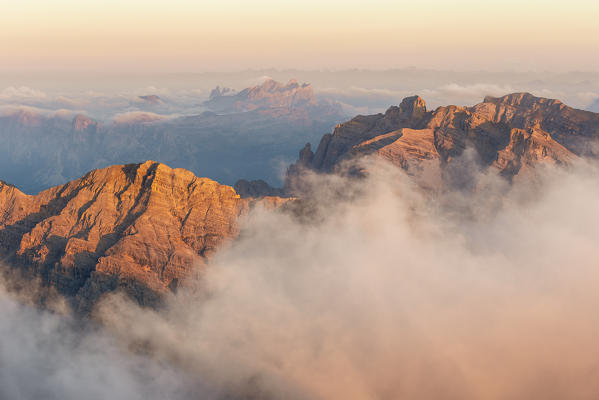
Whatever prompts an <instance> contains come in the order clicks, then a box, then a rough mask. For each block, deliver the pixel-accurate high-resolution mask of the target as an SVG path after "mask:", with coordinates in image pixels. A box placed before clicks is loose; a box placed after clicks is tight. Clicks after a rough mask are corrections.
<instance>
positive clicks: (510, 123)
mask: <svg viewBox="0 0 599 400" xmlns="http://www.w3.org/2000/svg"><path fill="white" fill-rule="evenodd" d="M597 139H599V114H595V113H592V112H588V111H582V110H577V109H573V108H570V107H568V106H566V105H564V104H563V103H562V102H560V101H559V100H552V99H545V98H540V97H535V96H533V95H531V94H528V93H514V94H510V95H507V96H503V97H498V98H495V97H487V98H485V99H484V102H482V103H480V104H477V105H475V106H473V107H458V106H447V107H439V108H438V109H436V110H434V111H427V110H426V105H425V103H424V100H422V99H421V98H420V97H418V96H414V97H408V98H406V99H404V100H403V101H402V103H401V104H400V105H399V106H397V107H396V106H393V107H390V108H389V109H388V110H387V111H386V112H385V113H384V114H376V115H368V116H357V117H355V118H353V119H352V120H350V121H348V122H345V123H343V124H340V125H338V126H337V127H336V128H335V130H334V131H333V134H326V135H324V136H323V137H322V139H321V141H320V144H319V146H318V148H317V150H316V152H312V150H311V148H310V145H309V144H308V145H306V147H305V148H304V149H303V150H302V151H301V152H300V157H299V159H298V161H297V162H296V163H295V164H294V165H292V166H291V167H290V168H289V170H288V179H287V187H288V188H293V180H294V177H296V176H297V174H298V173H300V171H301V170H302V169H304V168H309V169H312V170H316V171H320V172H330V171H333V170H335V169H336V168H338V167H339V166H340V165H341V164H342V163H343V161H345V160H348V159H352V158H355V157H359V156H363V155H367V154H377V155H379V156H380V157H383V158H385V159H387V160H389V161H390V162H392V163H394V164H396V165H398V166H400V167H402V168H404V169H405V170H407V171H408V173H412V174H418V173H419V172H422V170H423V169H426V167H427V166H434V167H435V168H437V169H438V170H439V171H440V172H441V173H443V171H444V170H446V169H447V166H450V165H451V164H452V163H453V162H454V160H456V159H460V158H461V156H462V155H463V154H464V152H465V150H466V149H467V148H471V149H473V150H474V155H475V157H474V158H475V160H474V161H475V162H476V164H478V165H479V166H480V167H481V168H482V169H486V168H493V169H495V170H496V171H497V172H498V173H499V174H501V175H502V176H504V177H506V178H507V179H513V177H514V176H516V175H517V174H518V173H519V172H520V171H521V170H523V169H527V168H528V167H530V166H533V165H534V164H535V163H537V162H541V161H543V162H553V163H560V164H568V163H570V162H571V161H572V160H574V159H575V158H577V157H580V156H585V157H598V156H599V148H598V146H597ZM291 190H292V189H291Z"/></svg>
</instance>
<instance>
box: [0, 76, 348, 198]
mask: <svg viewBox="0 0 599 400" xmlns="http://www.w3.org/2000/svg"><path fill="white" fill-rule="evenodd" d="M219 90H220V89H219ZM219 90H216V92H215V93H220V92H219ZM139 101H140V102H143V103H144V104H146V105H147V107H150V108H149V109H152V107H158V108H157V110H159V107H161V105H162V104H163V100H162V99H161V98H160V97H158V96H156V95H146V96H140V98H139ZM205 107H206V108H208V109H211V110H214V111H211V112H204V113H202V114H199V115H193V116H182V117H166V116H163V115H160V114H156V113H153V112H145V111H134V112H127V113H124V114H121V115H118V116H117V117H115V118H114V120H113V121H112V122H105V123H102V122H101V121H96V120H94V119H92V118H90V117H88V116H85V115H76V116H75V117H74V118H65V117H64V116H63V115H61V114H57V115H52V116H48V115H45V114H43V113H40V112H36V111H35V110H31V109H26V108H15V109H14V111H13V112H8V113H7V112H5V113H3V114H2V115H0V140H1V141H2V143H3V145H2V146H1V147H0V175H1V176H2V178H3V179H6V180H7V181H10V182H11V183H13V184H15V185H16V186H18V187H19V188H21V189H22V190H24V191H25V192H26V193H37V192H39V191H40V190H43V189H46V188H49V187H51V186H54V185H59V184H63V183H65V182H67V181H69V180H72V179H75V178H77V177H79V176H81V175H82V174H84V173H85V172H87V171H89V170H91V169H94V168H103V167H106V166H109V165H113V164H123V163H128V162H132V161H139V162H141V161H145V160H148V159H153V160H157V161H159V162H163V163H167V164H169V165H172V166H174V167H183V168H186V169H188V170H190V171H193V172H194V173H196V174H198V175H201V176H210V177H213V178H214V179H218V180H219V181H221V182H224V183H229V184H233V183H234V182H235V181H236V180H237V179H240V178H248V179H257V178H262V179H265V180H267V181H268V182H269V183H270V184H280V183H281V176H282V174H281V171H282V169H284V165H285V164H287V163H289V162H290V161H292V160H293V158H294V157H295V153H296V149H297V148H298V147H300V146H302V145H303V144H304V143H305V142H306V141H310V140H315V139H317V138H318V137H320V136H321V135H322V134H323V133H324V132H327V131H329V130H330V129H331V127H333V126H334V125H335V124H337V123H338V122H340V121H341V120H342V119H343V114H342V112H341V108H340V107H339V106H337V105H335V104H334V103H331V102H319V101H317V100H315V98H314V93H313V91H312V88H311V86H310V85H308V84H301V85H300V84H298V83H297V82H295V81H290V82H289V83H288V84H286V85H282V84H280V83H277V82H274V81H272V80H267V81H265V82H264V83H263V84H262V85H259V86H254V87H250V88H247V89H245V90H243V91H241V92H240V93H237V94H236V95H232V96H229V95H226V94H222V93H220V94H219V95H214V96H212V97H211V99H210V100H208V101H207V102H206V104H205Z"/></svg>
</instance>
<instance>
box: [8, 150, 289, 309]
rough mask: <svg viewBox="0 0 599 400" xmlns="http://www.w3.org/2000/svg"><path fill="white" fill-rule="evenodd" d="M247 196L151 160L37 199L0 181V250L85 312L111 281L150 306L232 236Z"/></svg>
mask: <svg viewBox="0 0 599 400" xmlns="http://www.w3.org/2000/svg"><path fill="white" fill-rule="evenodd" d="M264 202H265V203H266V205H267V206H269V205H272V206H276V205H277V204H278V203H277V201H276V199H268V200H267V201H264ZM253 203H255V201H254V200H249V199H241V198H240V196H239V195H238V194H237V193H236V192H235V190H234V189H233V188H232V187H230V186H225V185H220V184H219V183H217V182H215V181H213V180H210V179H207V178H198V177H196V176H195V175H194V174H193V173H191V172H189V171H187V170H184V169H171V168H169V167H168V166H166V165H164V164H159V163H156V162H152V161H148V162H145V163H143V164H131V165H124V166H113V167H109V168H105V169H100V170H94V171H91V172H89V173H88V174H86V175H85V176H83V177H82V178H80V179H77V180H75V181H72V182H70V183H68V184H66V185H63V186H59V187H54V188H51V189H49V190H46V191H43V192H41V193H40V194H38V195H35V196H31V195H25V194H23V193H22V192H20V191H19V190H18V189H17V188H15V187H13V186H10V185H8V184H5V183H3V182H1V183H0V253H1V255H2V256H3V257H4V258H6V259H7V260H8V261H9V262H10V263H11V264H13V265H14V266H16V267H20V268H22V269H23V270H26V271H28V272H31V273H33V274H34V275H36V276H41V277H42V280H43V281H44V282H45V283H46V284H48V285H51V286H54V287H56V288H57V289H58V291H59V292H61V293H63V294H65V295H68V296H70V297H71V298H75V299H77V303H78V304H77V305H78V307H80V308H81V309H82V310H83V311H85V310H86V309H89V307H90V306H91V305H92V304H93V302H94V301H95V300H97V298H98V297H99V296H100V295H101V294H103V293H105V292H107V291H111V290H115V289H117V288H123V289H125V291H126V292H128V293H129V294H130V295H132V296H133V297H134V298H136V299H137V300H138V301H139V302H140V303H141V304H154V303H155V302H156V301H157V300H158V299H159V298H160V296H161V295H162V294H164V293H166V292H168V291H169V290H176V288H177V286H178V284H179V283H180V282H181V280H182V279H183V278H184V277H185V276H187V275H188V274H189V273H190V272H191V271H192V269H193V268H194V266H197V265H201V264H202V263H203V260H205V259H206V258H207V257H209V256H210V254H211V253H212V252H214V250H215V249H216V248H217V247H218V246H219V245H221V244H222V243H223V242H225V241H227V240H228V239H230V238H232V237H234V236H235V235H236V233H237V225H236V221H237V219H238V217H239V215H240V214H243V213H245V212H247V210H248V209H249V207H250V206H252V204H253ZM271 203H272V204H271Z"/></svg>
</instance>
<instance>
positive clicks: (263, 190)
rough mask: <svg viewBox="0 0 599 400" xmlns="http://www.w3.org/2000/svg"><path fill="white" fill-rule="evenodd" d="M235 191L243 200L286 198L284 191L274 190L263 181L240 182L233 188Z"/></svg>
mask: <svg viewBox="0 0 599 400" xmlns="http://www.w3.org/2000/svg"><path fill="white" fill-rule="evenodd" d="M233 187H234V188H235V191H236V192H237V193H238V194H239V195H240V196H241V197H243V198H260V197H268V196H278V197H282V196H284V190H283V189H280V188H274V187H272V186H270V185H269V184H268V183H266V182H265V181H263V180H262V179H258V180H254V181H248V180H246V179H240V180H238V181H237V182H236V183H235V185H234V186H233Z"/></svg>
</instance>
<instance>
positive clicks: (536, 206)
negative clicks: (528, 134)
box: [0, 162, 599, 399]
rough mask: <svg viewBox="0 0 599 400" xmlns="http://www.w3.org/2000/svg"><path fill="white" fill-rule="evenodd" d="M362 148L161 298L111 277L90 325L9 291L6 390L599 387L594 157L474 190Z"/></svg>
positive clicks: (411, 394)
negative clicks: (358, 167)
mask: <svg viewBox="0 0 599 400" xmlns="http://www.w3.org/2000/svg"><path fill="white" fill-rule="evenodd" d="M365 167H366V170H367V171H368V177H367V178H365V179H363V180H360V181H350V180H347V179H346V178H341V177H338V176H313V177H311V178H308V182H307V184H309V185H313V186H312V187H313V189H314V190H313V196H314V200H315V202H311V201H307V202H304V203H301V204H299V205H297V209H300V208H301V209H302V210H304V213H303V214H302V215H303V217H302V218H298V217H296V216H294V213H289V212H274V211H268V210H255V212H253V213H252V214H250V215H249V216H248V217H247V219H246V220H245V221H244V229H243V230H242V233H241V236H240V237H239V238H238V240H236V241H235V242H234V243H233V244H232V245H231V246H229V247H228V248H225V249H223V250H221V252H220V253H219V254H218V255H217V256H216V258H215V259H214V260H213V261H212V262H211V264H210V265H209V266H208V267H207V268H206V269H205V270H201V271H198V272H199V277H197V278H194V279H193V280H191V281H190V282H189V283H188V285H187V287H186V289H184V290H181V291H180V292H179V293H178V294H177V295H175V296H173V297H172V298H170V299H169V300H168V301H167V304H166V305H165V307H164V308H163V309H160V310H148V309H140V308H139V307H138V306H136V305H133V304H132V303H130V302H129V301H127V300H125V299H123V298H121V297H119V296H110V297H108V298H106V299H105V301H104V302H102V303H101V304H100V306H99V308H98V309H97V310H96V311H95V317H96V318H97V320H98V321H101V322H102V328H95V329H91V328H89V327H86V328H85V329H83V331H82V330H81V329H82V328H80V327H79V328H77V329H74V328H73V326H72V323H70V322H68V321H69V320H68V317H59V316H56V315H50V314H48V313H45V312H40V311H37V310H34V309H32V308H28V307H26V306H22V305H19V304H18V303H17V302H15V301H14V300H13V299H12V298H11V296H10V295H7V294H6V292H4V293H0V307H2V312H1V313H0V321H1V322H0V330H1V331H2V332H1V336H0V337H2V341H1V342H0V343H1V345H0V364H1V365H2V368H1V369H0V371H1V372H0V397H8V398H14V397H15V396H16V397H19V396H20V397H21V398H36V397H40V396H42V397H46V398H80V397H85V398H102V396H105V397H106V396H108V393H110V397H111V398H117V399H118V398H141V397H144V398H149V399H154V398H156V399H158V398H175V399H177V398H181V399H185V398H214V399H224V398H226V399H231V398H233V399H235V398H240V399H241V398H244V399H245V398H252V399H261V398H264V399H278V398H285V399H340V398H347V399H397V398H408V399H481V398H483V399H530V398H543V399H564V398H577V399H587V398H588V399H593V398H595V397H596V394H597V393H598V392H599V379H598V378H599V376H598V375H599V369H598V368H597V367H598V361H597V354H598V352H599V344H598V343H597V340H596V337H597V335H598V334H599V316H597V313H596V309H597V306H598V305H599V294H598V293H597V290H596V287H597V285H598V284H599V265H598V263H597V256H596V248H597V245H596V244H597V242H598V239H599V212H598V211H597V210H596V206H595V205H596V200H597V198H599V181H597V179H596V177H597V176H598V175H597V173H598V172H599V170H598V169H597V167H596V166H594V165H591V164H587V163H580V164H579V165H577V166H575V167H574V168H572V169H569V170H562V169H556V168H551V167H547V168H539V171H537V172H538V178H537V179H536V180H535V181H534V183H532V184H531V181H521V182H516V183H515V185H514V186H512V187H508V186H506V185H505V184H502V183H499V182H500V181H498V180H497V179H496V177H493V176H491V175H481V176H480V177H479V178H478V185H477V187H478V188H479V189H478V190H476V191H475V192H474V193H461V192H449V193H432V192H428V191H422V190H421V189H419V188H418V187H417V186H416V185H415V184H414V183H413V182H412V181H411V180H410V179H409V178H408V177H406V176H405V175H404V174H403V173H402V172H401V171H399V170H396V169H395V168H394V167H391V166H389V165H387V164H385V163H382V162H369V163H367V164H366V165H365ZM306 210H310V212H309V213H308V214H307V215H306V213H305V212H306ZM65 321H66V322H65ZM88 391H89V393H88ZM88 394H91V395H88Z"/></svg>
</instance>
